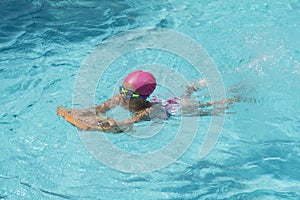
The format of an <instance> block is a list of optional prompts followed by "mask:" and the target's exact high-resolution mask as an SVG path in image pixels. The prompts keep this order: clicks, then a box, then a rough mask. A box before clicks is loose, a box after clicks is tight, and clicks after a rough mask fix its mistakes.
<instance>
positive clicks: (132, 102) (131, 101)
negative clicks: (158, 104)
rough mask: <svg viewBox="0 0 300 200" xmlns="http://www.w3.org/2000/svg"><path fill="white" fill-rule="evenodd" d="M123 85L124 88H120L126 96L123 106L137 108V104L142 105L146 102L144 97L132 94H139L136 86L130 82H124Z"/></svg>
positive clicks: (131, 108)
mask: <svg viewBox="0 0 300 200" xmlns="http://www.w3.org/2000/svg"><path fill="white" fill-rule="evenodd" d="M122 87H123V89H122V88H120V93H121V95H123V96H124V99H123V106H125V107H126V108H128V109H130V110H135V107H136V106H137V105H140V104H141V103H143V102H144V98H141V97H135V95H132V93H134V94H137V95H138V93H137V92H135V88H133V87H132V86H131V85H130V84H128V83H123V85H122ZM123 92H124V93H123Z"/></svg>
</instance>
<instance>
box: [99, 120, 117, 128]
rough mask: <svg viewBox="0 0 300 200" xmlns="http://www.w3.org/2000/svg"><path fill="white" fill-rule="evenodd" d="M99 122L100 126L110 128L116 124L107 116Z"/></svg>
mask: <svg viewBox="0 0 300 200" xmlns="http://www.w3.org/2000/svg"><path fill="white" fill-rule="evenodd" d="M99 124H100V126H101V127H104V128H111V127H114V126H117V122H116V121H115V120H114V119H113V118H109V119H107V120H101V121H100V122H99Z"/></svg>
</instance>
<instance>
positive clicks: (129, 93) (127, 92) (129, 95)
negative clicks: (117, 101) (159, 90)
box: [119, 86, 148, 99]
mask: <svg viewBox="0 0 300 200" xmlns="http://www.w3.org/2000/svg"><path fill="white" fill-rule="evenodd" d="M119 92H120V94H123V95H124V96H126V97H127V98H129V99H130V98H147V97H148V96H145V95H139V94H136V93H134V91H131V90H127V89H125V88H124V87H123V86H120V87H119Z"/></svg>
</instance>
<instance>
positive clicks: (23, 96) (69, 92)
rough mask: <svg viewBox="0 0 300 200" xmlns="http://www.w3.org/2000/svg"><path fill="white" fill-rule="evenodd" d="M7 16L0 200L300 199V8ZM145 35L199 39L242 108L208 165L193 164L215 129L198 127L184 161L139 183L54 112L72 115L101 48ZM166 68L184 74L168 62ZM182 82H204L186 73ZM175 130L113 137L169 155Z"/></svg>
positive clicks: (167, 4) (109, 8) (61, 6)
mask: <svg viewBox="0 0 300 200" xmlns="http://www.w3.org/2000/svg"><path fill="white" fill-rule="evenodd" d="M0 10H1V13H2V15H1V16H0V18H1V23H0V41H1V47H0V77H1V79H0V80H1V99H0V102H1V108H0V114H1V115H0V116H1V120H0V124H1V125H0V126H1V129H0V130H1V132H0V140H1V145H0V154H1V157H0V163H1V164H0V199H142V198H144V199H300V193H299V188H300V170H299V166H300V158H299V153H300V143H299V141H300V136H299V132H300V117H299V116H300V115H299V114H300V113H299V106H298V102H300V94H299V91H300V64H299V61H300V53H299V52H300V51H299V47H300V40H299V35H300V29H299V22H300V2H299V0H286V1H275V2H274V1H252V2H247V1H242V2H239V3H237V2H236V1H232V0H231V1H196V2H192V1H189V2H188V1H185V2H183V1H156V2H155V1H150V2H147V3H146V2H145V1H134V2H133V1H132V2H131V1H114V2H113V3H111V2H108V1H91V0H90V1H80V0H77V1H75V0H69V1H47V0H43V1H42V0H40V1H38V0H32V1H29V0H19V1H17V0H15V1H12V0H3V1H1V2H0ZM142 27H158V28H168V29H173V30H176V31H178V32H181V33H183V34H185V35H187V36H189V37H191V38H193V39H194V40H195V41H197V42H198V43H199V44H200V45H202V47H203V48H204V49H206V51H207V52H208V54H209V55H210V56H211V57H212V59H213V60H214V62H215V65H216V66H217V68H218V70H219V71H220V73H221V76H222V79H223V81H224V85H225V88H226V91H227V95H228V96H234V95H236V94H238V95H240V96H242V97H243V101H242V102H240V103H237V104H235V105H234V106H233V107H232V108H231V111H233V112H235V113H236V114H232V115H226V122H225V125H224V128H223V131H222V135H221V137H220V138H219V141H218V143H217V145H216V147H215V148H214V149H213V151H212V152H211V153H210V154H209V155H208V156H207V157H205V158H203V159H200V158H199V157H198V153H199V148H200V147H201V145H202V141H203V139H204V137H205V133H206V131H207V128H208V126H209V120H210V118H209V117H203V118H201V120H200V122H199V129H198V132H197V136H196V138H195V139H194V140H193V143H192V145H191V147H190V148H188V149H187V151H186V152H185V153H184V155H183V156H182V157H180V159H178V160H177V161H176V162H174V163H173V164H171V165H169V166H167V167H165V168H163V169H160V170H158V171H155V172H151V173H144V174H135V173H125V172H121V171H118V170H114V169H111V168H110V167H108V166H106V165H104V164H102V163H101V162H99V161H98V160H97V159H95V158H94V157H93V156H92V155H91V154H89V152H88V151H87V150H86V148H85V147H84V146H83V144H82V142H81V140H80V138H79V137H78V135H77V132H76V129H75V128H74V127H72V126H71V125H69V124H67V123H66V122H65V121H63V120H62V119H60V118H58V117H57V116H56V113H55V109H56V107H57V106H58V105H64V106H67V107H71V106H72V98H73V87H74V83H75V80H76V75H77V73H78V71H79V70H80V66H81V64H82V63H83V61H84V60H85V59H86V57H87V56H88V55H89V54H90V53H91V52H92V51H93V50H94V49H95V47H96V46H97V45H99V44H101V42H102V41H103V40H105V39H107V38H110V37H111V36H114V35H115V34H117V33H120V32H124V31H127V30H130V29H135V28H142ZM137 55H138V53H137ZM151 56H153V55H152V54H151V53H149V54H148V53H146V54H145V55H144V58H142V59H141V56H136V55H135V57H137V58H135V57H134V55H133V56H132V57H131V56H130V55H128V57H127V59H123V60H122V58H121V59H120V60H119V61H118V62H119V63H123V66H127V64H128V67H131V66H133V63H131V61H132V59H134V58H135V60H137V61H139V60H142V61H144V62H145V60H146V61H147V60H151ZM159 58H160V57H159ZM177 59H178V58H177ZM159 60H160V61H161V63H162V64H164V65H167V66H169V67H171V68H176V67H178V69H180V66H188V64H187V63H185V62H183V61H180V59H179V60H178V61H177V60H176V58H173V57H172V56H166V57H162V58H160V59H159ZM174 60H175V61H174ZM174 62H175V63H176V65H174ZM138 63H143V62H138ZM112 68H113V66H112ZM112 73H113V72H112ZM183 73H184V74H183V75H185V76H186V77H187V78H188V79H191V81H192V80H196V78H197V77H194V76H193V74H194V73H193V69H192V68H191V67H187V70H185V71H183ZM120 78H122V77H120V74H118V73H117V72H115V73H113V74H112V76H110V77H108V78H107V79H103V80H101V82H100V83H99V87H98V88H97V96H96V101H97V102H98V103H100V102H102V101H104V100H105V99H107V98H109V96H110V94H111V90H112V89H113V87H115V84H116V83H117V81H119V80H120ZM166 78H168V76H167V75H166ZM110 84H111V86H109V85H110ZM102 85H104V86H105V87H102V89H101V86H102ZM232 88H239V89H238V90H237V92H236V93H235V92H232V91H231V89H232ZM100 92H101V93H100ZM159 92H161V93H163V92H165V91H163V89H158V91H157V93H159ZM179 123H180V121H179V118H176V117H171V118H170V120H169V121H168V122H166V125H165V127H166V130H163V131H162V132H161V133H160V134H157V135H156V136H155V137H153V138H149V139H148V140H146V139H145V140H139V139H138V138H136V137H131V136H130V135H127V134H121V135H110V134H106V136H107V137H108V138H109V139H110V140H111V141H112V142H113V143H114V144H115V145H118V146H120V147H122V148H123V149H126V150H127V151H129V152H130V151H132V152H136V151H139V152H147V151H150V150H151V151H152V150H154V149H157V148H161V147H162V146H164V145H165V144H167V143H168V142H169V141H170V140H171V139H172V137H174V135H176V130H177V128H178V126H179ZM142 125H143V124H142ZM142 125H140V126H142ZM187 131H188V130H187Z"/></svg>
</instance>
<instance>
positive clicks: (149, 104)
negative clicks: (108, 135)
mask: <svg viewBox="0 0 300 200" xmlns="http://www.w3.org/2000/svg"><path fill="white" fill-rule="evenodd" d="M197 84H198V85H199V86H204V85H206V83H205V81H204V80H203V79H201V80H200V81H198V82H197V83H196V84H195V83H194V84H192V85H191V86H187V87H186V89H187V90H186V94H185V95H183V96H181V97H174V98H172V99H169V100H160V99H158V98H156V97H154V98H152V99H151V100H150V101H148V100H147V98H148V97H149V96H150V95H151V94H152V93H153V91H154V90H155V88H156V79H155V77H154V76H153V74H152V73H150V72H144V71H141V70H138V71H135V72H132V73H130V74H128V76H127V77H126V78H125V80H124V82H123V84H122V86H120V87H119V94H117V95H115V96H113V97H112V98H111V99H109V100H108V101H106V102H104V103H103V104H101V105H99V106H97V107H96V108H95V109H96V114H99V113H101V114H105V113H106V112H107V111H108V110H110V109H112V108H114V107H116V106H121V107H123V108H124V109H126V110H129V111H131V112H132V113H133V116H132V117H131V118H129V119H127V120H125V121H121V122H117V121H115V120H114V119H113V118H110V117H109V118H107V120H105V121H102V122H100V123H101V124H100V125H101V126H102V127H106V128H108V127H114V126H123V127H124V126H127V125H132V123H136V122H139V121H141V120H150V119H153V118H157V117H159V118H164V119H166V118H168V116H170V115H178V114H179V113H180V112H181V113H180V114H188V115H198V116H199V115H200V116H203V115H215V114H220V113H224V110H225V109H226V108H228V105H225V103H229V104H231V103H233V102H235V101H237V100H238V99H237V98H236V99H227V100H224V101H222V102H208V103H205V104H201V103H199V101H196V100H195V99H193V98H192V94H193V93H194V92H196V91H198V90H199V86H196V85H197ZM213 105H221V106H219V107H217V108H215V109H211V110H210V111H203V109H202V108H206V107H210V106H213Z"/></svg>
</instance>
